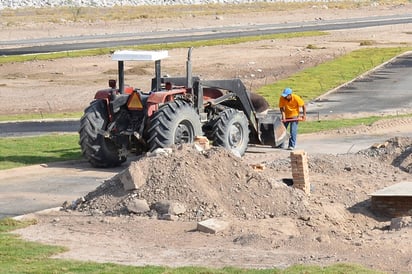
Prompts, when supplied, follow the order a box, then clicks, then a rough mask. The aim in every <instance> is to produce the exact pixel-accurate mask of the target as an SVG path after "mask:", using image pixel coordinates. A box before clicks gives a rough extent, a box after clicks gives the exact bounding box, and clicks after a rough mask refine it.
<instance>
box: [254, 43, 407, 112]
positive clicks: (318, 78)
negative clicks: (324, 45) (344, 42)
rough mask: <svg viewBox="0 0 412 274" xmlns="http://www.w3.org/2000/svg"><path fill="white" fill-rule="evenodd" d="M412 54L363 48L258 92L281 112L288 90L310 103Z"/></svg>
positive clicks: (393, 49) (386, 49)
mask: <svg viewBox="0 0 412 274" xmlns="http://www.w3.org/2000/svg"><path fill="white" fill-rule="evenodd" d="M410 50H412V47H396V48H363V49H360V50H356V51H353V52H351V53H349V54H346V55H344V56H341V57H339V58H336V59H334V60H332V61H328V62H325V63H323V64H320V65H319V66H316V67H312V68H308V69H305V70H303V71H301V72H299V73H297V74H294V75H292V76H291V77H289V78H287V79H283V80H280V81H278V82H276V83H273V84H269V85H266V86H263V87H261V88H260V89H259V90H257V91H256V92H257V93H259V94H261V95H262V96H264V97H265V98H266V99H267V100H268V102H270V103H271V107H272V108H276V109H277V108H278V102H279V96H280V94H281V93H282V91H283V89H284V88H285V87H290V88H292V90H293V91H294V93H296V94H298V95H300V96H301V97H302V98H303V99H304V100H305V101H306V102H309V101H311V100H313V99H315V98H317V97H319V96H320V95H322V94H324V93H326V92H327V91H329V90H331V89H333V88H336V87H338V86H340V85H342V84H344V83H347V82H348V81H351V80H352V79H354V78H356V77H358V76H359V75H361V74H363V73H365V72H367V71H369V70H371V69H373V68H375V67H376V66H378V65H380V64H382V63H384V62H387V61H388V60H390V59H392V58H394V57H396V56H397V55H399V54H401V53H404V52H407V51H410Z"/></svg>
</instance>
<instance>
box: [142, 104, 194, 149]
mask: <svg viewBox="0 0 412 274" xmlns="http://www.w3.org/2000/svg"><path fill="white" fill-rule="evenodd" d="M198 135H202V128H201V124H200V118H199V115H198V114H197V113H196V111H195V109H194V108H193V106H192V105H190V104H189V103H188V102H186V101H181V100H180V101H174V102H170V103H167V104H165V105H162V106H161V107H160V108H159V110H158V111H156V112H155V113H154V114H153V116H152V117H151V120H150V126H149V129H148V131H147V136H148V144H149V151H153V150H155V149H157V148H166V147H171V146H173V145H177V144H183V143H193V142H194V140H195V137H196V136H198Z"/></svg>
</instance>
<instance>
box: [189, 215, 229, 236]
mask: <svg viewBox="0 0 412 274" xmlns="http://www.w3.org/2000/svg"><path fill="white" fill-rule="evenodd" d="M228 226H229V223H228V222H225V221H222V220H218V219H215V218H212V219H207V220H205V221H201V222H198V223H197V230H198V231H201V232H204V233H210V234H216V233H218V232H221V231H223V230H225V229H226V228H227V227H228Z"/></svg>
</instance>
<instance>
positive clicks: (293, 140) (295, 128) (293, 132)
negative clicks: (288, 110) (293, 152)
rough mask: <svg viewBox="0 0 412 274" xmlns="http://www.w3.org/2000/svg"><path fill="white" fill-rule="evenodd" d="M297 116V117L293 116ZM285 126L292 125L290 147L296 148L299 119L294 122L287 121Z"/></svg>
mask: <svg viewBox="0 0 412 274" xmlns="http://www.w3.org/2000/svg"><path fill="white" fill-rule="evenodd" d="M293 118H296V117H293ZM284 125H285V128H286V129H287V128H288V126H289V125H290V137H289V147H292V148H295V147H296V138H297V135H298V121H293V122H285V123H284Z"/></svg>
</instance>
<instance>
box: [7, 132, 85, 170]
mask: <svg viewBox="0 0 412 274" xmlns="http://www.w3.org/2000/svg"><path fill="white" fill-rule="evenodd" d="M78 142H79V135H78V134H66V135H57V134H56V135H47V136H40V137H4V138H0V170H1V169H9V168H14V167H21V166H26V165H33V164H39V163H50V162H57V161H67V160H78V159H80V158H81V152H80V147H79V145H78Z"/></svg>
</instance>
